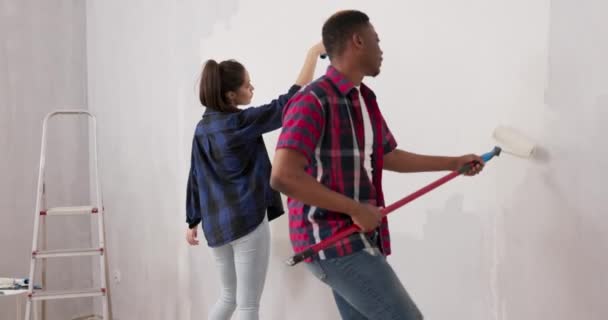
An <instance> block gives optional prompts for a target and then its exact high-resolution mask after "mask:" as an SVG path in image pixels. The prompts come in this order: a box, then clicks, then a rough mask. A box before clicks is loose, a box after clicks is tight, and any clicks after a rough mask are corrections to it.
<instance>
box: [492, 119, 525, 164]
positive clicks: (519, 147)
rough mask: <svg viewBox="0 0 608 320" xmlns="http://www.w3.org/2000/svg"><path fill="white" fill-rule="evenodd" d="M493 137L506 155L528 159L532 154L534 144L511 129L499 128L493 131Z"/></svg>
mask: <svg viewBox="0 0 608 320" xmlns="http://www.w3.org/2000/svg"><path fill="white" fill-rule="evenodd" d="M493 137H494V139H495V140H496V141H497V142H498V144H499V146H500V147H501V148H502V149H503V151H504V152H506V153H510V154H512V155H515V156H519V157H523V158H529V157H530V156H532V153H533V152H534V142H532V141H530V140H529V139H528V138H526V137H525V136H524V135H523V134H521V133H520V132H518V131H517V130H515V129H513V128H509V127H505V126H499V127H497V128H496V129H494V134H493Z"/></svg>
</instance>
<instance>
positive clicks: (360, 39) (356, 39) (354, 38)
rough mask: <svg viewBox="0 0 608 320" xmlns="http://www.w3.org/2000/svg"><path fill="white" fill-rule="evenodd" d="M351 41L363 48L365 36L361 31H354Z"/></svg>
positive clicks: (355, 45) (356, 46)
mask: <svg viewBox="0 0 608 320" xmlns="http://www.w3.org/2000/svg"><path fill="white" fill-rule="evenodd" d="M351 41H352V43H353V46H354V47H355V48H361V47H363V37H362V36H361V34H360V33H359V32H354V33H353V35H352V37H351Z"/></svg>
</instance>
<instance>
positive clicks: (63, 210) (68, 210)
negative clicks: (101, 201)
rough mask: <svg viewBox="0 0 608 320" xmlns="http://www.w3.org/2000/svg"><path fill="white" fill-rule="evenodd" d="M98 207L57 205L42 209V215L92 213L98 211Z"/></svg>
mask: <svg viewBox="0 0 608 320" xmlns="http://www.w3.org/2000/svg"><path fill="white" fill-rule="evenodd" d="M97 212H98V209H97V208H96V207H93V206H82V207H57V208H51V209H48V210H44V211H40V214H41V215H48V216H59V215H77V214H92V213H97Z"/></svg>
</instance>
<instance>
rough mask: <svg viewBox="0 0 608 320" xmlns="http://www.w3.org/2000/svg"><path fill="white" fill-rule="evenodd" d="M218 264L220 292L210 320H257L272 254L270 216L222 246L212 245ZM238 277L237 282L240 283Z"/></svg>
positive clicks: (210, 313)
mask: <svg viewBox="0 0 608 320" xmlns="http://www.w3.org/2000/svg"><path fill="white" fill-rule="evenodd" d="M211 252H212V253H213V256H214V257H215V261H216V265H217V267H218V271H219V276H220V282H221V286H222V289H221V293H220V297H219V299H218V300H217V302H216V303H215V305H214V306H213V308H212V309H211V312H209V318H208V319H209V320H229V319H230V318H231V317H232V314H233V313H234V311H235V310H236V314H237V319H238V320H258V319H259V310H260V299H261V298H262V291H264V282H265V281H266V272H267V271H268V259H269V256H270V228H269V226H268V220H267V218H265V219H264V221H263V222H262V223H261V224H260V225H259V226H258V227H257V228H256V229H255V230H253V231H252V232H250V233H249V234H247V235H245V236H244V237H241V238H239V239H237V240H234V241H233V242H230V243H228V244H225V245H223V246H221V247H217V248H211ZM237 279H238V285H237Z"/></svg>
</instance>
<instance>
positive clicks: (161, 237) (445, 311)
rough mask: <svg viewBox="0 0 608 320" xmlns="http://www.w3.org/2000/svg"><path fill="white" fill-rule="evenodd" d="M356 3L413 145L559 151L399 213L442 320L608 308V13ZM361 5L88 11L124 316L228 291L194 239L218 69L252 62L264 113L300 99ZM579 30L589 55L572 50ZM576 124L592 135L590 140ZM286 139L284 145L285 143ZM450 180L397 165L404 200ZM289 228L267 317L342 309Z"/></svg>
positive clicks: (391, 184)
mask: <svg viewBox="0 0 608 320" xmlns="http://www.w3.org/2000/svg"><path fill="white" fill-rule="evenodd" d="M347 7H348V8H359V9H362V10H363V11H365V12H367V13H368V14H369V15H370V17H371V19H372V23H373V24H374V25H375V26H376V29H377V31H378V32H379V34H380V37H381V41H382V42H381V46H382V47H383V49H384V52H385V60H384V61H385V62H384V65H383V71H382V73H381V75H380V76H379V77H378V78H377V79H369V80H368V81H367V82H368V83H369V84H370V85H371V86H372V87H373V88H374V89H375V90H376V92H377V95H378V97H379V102H380V105H381V108H382V110H383V112H384V114H385V117H386V118H387V120H388V123H389V125H390V127H391V128H392V130H393V133H394V134H395V136H396V138H397V140H398V142H399V143H400V146H401V147H402V148H404V149H408V150H411V151H416V152H423V153H431V154H462V153H469V152H479V153H481V152H485V151H489V150H490V149H491V148H492V147H493V144H494V142H493V141H492V140H491V138H490V134H491V131H492V129H493V128H494V127H495V126H497V125H498V124H506V125H512V126H515V127H517V128H519V129H520V130H522V131H523V132H524V133H526V134H528V135H529V136H530V137H531V138H533V139H535V140H536V141H538V142H539V143H540V144H541V146H542V147H543V150H542V151H543V154H544V156H543V157H540V158H538V159H535V160H532V161H525V160H521V159H516V158H512V157H509V156H507V155H504V156H502V157H500V158H498V159H496V160H493V161H492V163H490V164H488V166H487V168H486V171H485V172H484V174H483V175H481V176H478V177H475V178H473V179H465V178H461V179H458V180H456V181H454V182H450V183H449V184H448V185H445V186H444V187H442V188H441V189H440V190H437V191H436V192H433V193H432V194H429V195H428V196H425V197H424V198H423V199H420V200H418V201H416V202H415V203H412V204H411V205H408V206H407V207H405V208H403V209H402V210H400V211H399V212H397V213H395V214H394V215H393V216H392V217H391V219H390V220H391V226H392V235H393V236H392V238H393V241H394V254H393V256H392V257H391V258H390V261H391V263H392V264H393V266H394V267H395V269H396V270H397V273H398V274H399V276H400V277H401V279H402V280H403V282H404V284H405V285H406V287H407V288H408V290H409V291H410V293H411V295H412V296H413V298H414V300H415V301H416V302H417V303H418V304H419V306H420V307H421V309H422V311H423V312H424V313H425V315H426V317H427V318H428V319H444V318H448V317H449V318H453V319H480V320H481V319H484V320H485V319H501V320H506V319H518V320H519V319H545V318H547V319H548V318H551V319H572V318H581V319H601V318H603V317H605V316H606V314H607V313H608V312H607V310H605V308H606V307H603V306H602V304H601V303H600V302H601V301H600V299H601V298H600V297H602V295H601V292H602V291H605V290H602V289H605V288H606V277H605V276H604V275H603V274H602V273H601V272H600V271H601V270H602V266H606V262H607V259H606V258H603V257H602V256H601V254H597V253H596V252H600V253H601V252H602V250H601V249H603V248H605V246H606V239H605V237H604V236H603V235H602V231H603V229H605V226H606V221H605V220H604V219H603V218H602V215H601V213H603V211H602V206H601V204H603V203H605V202H602V200H601V199H602V197H601V195H602V191H601V190H602V188H601V184H600V179H601V178H602V177H603V176H602V174H601V170H600V169H601V168H603V167H605V160H604V159H602V158H601V157H598V159H599V160H598V162H595V163H591V162H590V160H585V159H588V157H585V155H587V154H598V151H599V152H600V153H599V154H600V155H605V151H606V147H605V144H602V143H601V142H602V141H601V140H600V139H601V137H602V136H601V128H600V123H601V120H605V118H606V113H605V111H604V109H602V108H601V107H602V106H604V107H605V104H606V101H607V99H606V97H605V95H606V93H605V92H606V91H605V84H606V83H607V82H606V79H605V78H606V77H605V74H606V72H605V71H606V65H607V64H606V63H605V62H602V60H600V59H602V57H605V56H606V53H605V51H606V48H607V47H606V43H605V42H606V40H605V39H606V37H605V34H606V33H605V31H606V23H605V22H604V20H602V19H601V13H602V12H605V9H606V6H605V5H603V4H601V2H600V1H599V0H596V1H588V2H587V4H586V5H583V6H574V4H570V5H568V4H567V3H566V1H553V2H550V1H549V0H544V1H523V0H518V1H508V2H506V1H497V0H495V1H487V0H468V1H458V2H455V1H449V0H443V1H441V0H436V1H413V0H411V1H384V2H376V3H374V4H373V5H372V4H370V2H369V1H351V2H349V4H348V6H347ZM342 8H345V6H343V5H339V3H338V2H329V3H328V2H327V1H308V2H306V4H305V5H302V4H300V5H298V6H297V7H296V6H295V5H294V4H292V3H286V2H284V1H278V0H277V1H270V0H269V1H256V2H252V1H240V2H239V1H221V2H219V1H182V2H179V3H177V4H176V3H174V2H171V1H168V0H165V1H161V0H158V1H155V2H153V3H152V2H150V1H145V2H144V1H129V2H125V1H117V0H114V1H111V0H106V1H88V2H87V43H88V45H87V49H88V55H87V57H88V84H89V91H88V94H89V105H90V108H91V109H92V110H93V111H94V112H95V113H96V114H97V115H98V116H99V120H100V126H101V128H100V130H101V135H102V137H101V139H102V140H101V144H102V145H101V149H102V158H101V161H102V172H103V181H104V183H105V185H104V186H105V188H104V196H105V200H106V209H107V211H108V236H109V244H108V246H109V250H110V271H111V272H115V271H120V273H121V276H122V281H121V282H120V283H118V284H116V283H114V284H113V287H112V295H113V296H112V298H113V302H114V303H113V307H114V312H115V316H117V318H119V319H133V318H138V319H140V318H141V319H169V318H171V319H173V318H175V319H196V318H201V317H204V314H205V313H206V311H207V310H208V309H209V307H210V306H211V304H212V303H213V302H214V300H215V298H216V296H217V290H218V281H217V277H216V271H215V269H214V264H213V261H212V260H211V259H210V256H209V254H208V251H207V250H206V248H205V247H204V246H201V247H199V248H188V247H187V246H186V244H185V240H184V231H185V223H184V199H185V195H184V190H185V181H186V180H185V179H186V174H187V169H188V165H189V152H190V143H191V137H192V131H193V128H194V125H195V123H196V122H197V121H198V119H199V117H200V115H201V113H202V111H203V110H202V108H201V107H200V106H199V104H198V102H197V98H196V92H197V91H196V85H197V80H198V73H199V71H200V64H201V62H202V61H203V60H205V59H207V58H215V59H220V60H221V59H227V58H237V59H239V60H241V61H242V62H244V63H245V65H246V66H247V68H248V69H249V71H250V74H251V76H252V80H253V84H254V86H256V96H255V98H254V103H262V102H265V101H267V100H269V99H271V98H273V97H274V96H275V95H277V94H278V93H281V92H282V91H284V90H285V89H286V88H288V86H289V85H290V84H291V82H292V81H293V80H294V79H295V76H296V73H297V71H298V69H299V67H300V63H301V61H302V59H303V57H304V53H305V51H306V50H307V49H308V47H309V46H310V45H312V44H313V43H314V42H316V41H318V40H319V39H320V29H321V25H322V23H323V21H324V20H325V19H326V18H327V17H328V16H329V15H330V14H332V13H333V12H335V11H336V10H338V9H342ZM602 9H604V11H602ZM295 10H297V13H296V12H295ZM572 15H573V16H574V17H575V19H570V18H571V16H572ZM590 17H591V18H590ZM575 39H576V41H582V42H581V45H580V46H578V47H573V46H571V43H572V42H573V41H575ZM600 42H601V46H599V47H598V44H599V43H600ZM598 48H599V49H600V50H599V51H598V50H597V49H598ZM325 63H326V62H323V63H321V64H320V67H321V69H322V68H324V67H325ZM602 71H604V72H602ZM320 72H322V70H319V73H320ZM546 89H547V90H546ZM572 119H574V120H575V121H571V120H572ZM574 123H581V124H584V125H585V127H584V128H583V129H577V130H576V135H575V134H574V133H573V131H574V130H575V129H574V128H573V126H574ZM277 133H278V132H275V133H272V134H269V135H268V136H267V137H266V141H267V143H268V145H269V146H272V145H274V144H275V142H276V137H277ZM269 149H270V153H271V156H272V154H273V153H274V152H273V150H272V149H273V148H269ZM592 151H593V153H592ZM590 159H591V158H590ZM602 161H603V162H602ZM602 164H604V166H602ZM440 175H441V174H412V175H396V174H387V176H386V178H385V190H386V198H387V200H388V201H394V200H397V199H399V198H401V197H402V196H404V195H405V194H406V193H408V192H410V191H414V190H416V189H418V188H419V187H421V186H423V185H424V184H426V183H428V182H430V181H432V180H434V179H435V178H437V177H439V176H440ZM272 232H273V242H272V243H273V253H272V255H271V269H270V273H269V280H268V282H267V287H266V291H265V293H264V297H263V302H262V318H263V319H294V320H297V319H309V318H314V319H335V318H337V313H336V311H335V307H334V305H333V301H331V300H330V299H331V298H330V294H329V290H328V289H326V288H324V287H323V286H322V285H320V284H319V283H318V282H317V281H316V280H315V279H313V278H312V277H311V276H310V275H308V273H306V271H305V270H304V269H303V268H302V267H301V266H298V267H296V268H293V269H288V268H286V267H284V266H283V264H282V263H283V260H284V259H285V258H286V257H288V256H289V254H290V252H291V248H290V245H289V243H288V238H287V225H286V219H281V220H279V221H277V222H276V223H273V225H272ZM144 283H145V284H146V286H144V285H142V284H144ZM150 288H152V289H150ZM602 308H604V309H602ZM581 315H583V316H581Z"/></svg>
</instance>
